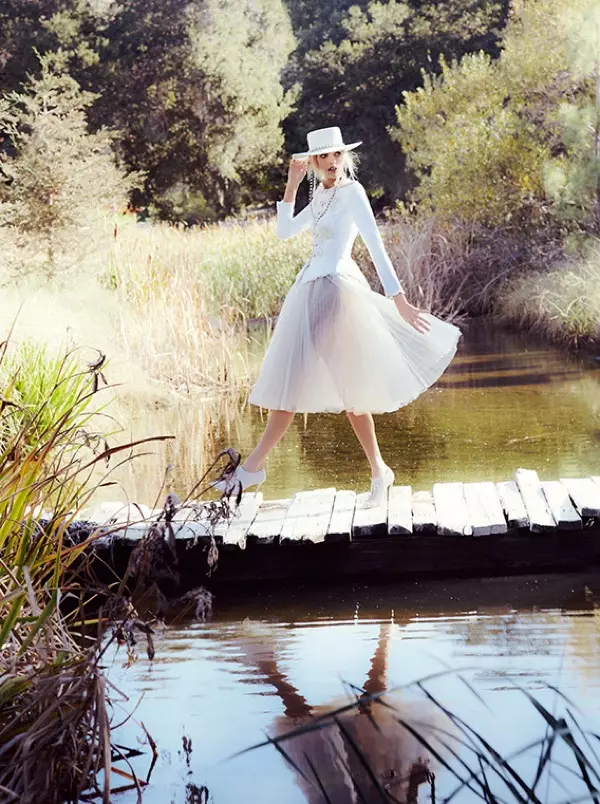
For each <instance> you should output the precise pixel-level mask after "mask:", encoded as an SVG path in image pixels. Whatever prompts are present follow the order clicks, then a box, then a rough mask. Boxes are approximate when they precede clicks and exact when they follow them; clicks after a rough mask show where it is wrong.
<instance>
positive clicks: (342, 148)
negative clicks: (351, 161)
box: [292, 140, 362, 159]
mask: <svg viewBox="0 0 600 804" xmlns="http://www.w3.org/2000/svg"><path fill="white" fill-rule="evenodd" d="M359 145H362V140H360V141H359V142H351V143H350V144H349V145H346V144H344V145H333V146H332V145H328V146H327V147H326V148H314V149H313V150H312V151H304V152H303V153H300V154H292V159H308V157H309V156H318V155H319V154H328V153H331V152H332V151H353V150H354V149H355V148H358V146H359Z"/></svg>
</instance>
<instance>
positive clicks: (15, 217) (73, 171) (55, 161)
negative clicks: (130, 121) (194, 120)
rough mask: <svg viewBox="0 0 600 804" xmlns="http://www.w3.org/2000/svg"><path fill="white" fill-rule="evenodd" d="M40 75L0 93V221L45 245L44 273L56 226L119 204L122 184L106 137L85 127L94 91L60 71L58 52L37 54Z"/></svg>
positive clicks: (58, 235) (57, 235)
mask: <svg viewBox="0 0 600 804" xmlns="http://www.w3.org/2000/svg"><path fill="white" fill-rule="evenodd" d="M40 68H41V75H40V76H39V77H32V78H31V79H30V81H29V82H28V84H27V85H26V86H25V87H24V89H23V91H22V92H11V93H9V94H6V95H4V96H2V97H1V98H0V128H1V129H2V130H3V131H4V132H5V135H6V137H7V139H8V141H9V148H8V149H7V150H5V152H4V153H3V154H1V155H0V226H3V227H5V231H6V233H7V234H8V233H9V232H12V233H17V234H18V235H21V236H23V237H24V238H25V239H27V238H28V237H29V238H32V239H34V240H35V241H36V242H37V244H38V248H39V245H40V244H44V245H45V255H46V258H45V259H46V267H47V269H48V270H49V271H50V272H51V271H52V269H53V265H54V262H55V258H56V250H57V248H58V247H59V244H60V242H61V239H62V237H63V235H64V232H65V231H66V230H69V229H79V228H81V227H82V226H84V225H85V223H86V222H88V221H89V219H90V218H91V217H94V216H95V215H97V214H98V212H99V208H102V207H108V208H109V209H111V208H112V207H114V206H115V205H122V204H123V203H124V199H125V197H126V195H127V192H128V190H129V182H128V181H127V180H126V179H124V178H123V176H122V174H121V172H120V170H119V169H118V167H117V166H116V164H115V160H114V154H113V151H112V150H111V144H112V135H111V133H110V132H108V131H106V130H104V129H101V130H99V131H97V132H96V133H93V134H92V133H89V131H88V126H87V119H86V113H87V111H88V109H89V106H90V104H91V103H92V101H93V99H94V96H93V95H91V94H90V93H86V92H82V91H81V89H80V87H79V85H78V84H77V82H76V81H75V80H74V79H73V78H71V77H70V76H69V75H67V74H66V73H64V72H63V69H64V61H62V60H61V57H60V54H57V55H54V56H52V55H50V54H47V55H46V56H42V57H41V59H40Z"/></svg>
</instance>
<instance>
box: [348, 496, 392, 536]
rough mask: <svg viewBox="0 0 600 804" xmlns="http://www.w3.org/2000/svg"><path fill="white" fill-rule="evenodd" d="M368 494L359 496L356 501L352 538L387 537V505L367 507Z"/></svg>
mask: <svg viewBox="0 0 600 804" xmlns="http://www.w3.org/2000/svg"><path fill="white" fill-rule="evenodd" d="M368 498H369V492H365V493H364V494H359V495H358V497H357V499H356V510H355V511H354V522H353V523H352V538H353V539H365V538H369V537H373V536H387V504H386V505H375V506H372V507H369V506H367V500H368Z"/></svg>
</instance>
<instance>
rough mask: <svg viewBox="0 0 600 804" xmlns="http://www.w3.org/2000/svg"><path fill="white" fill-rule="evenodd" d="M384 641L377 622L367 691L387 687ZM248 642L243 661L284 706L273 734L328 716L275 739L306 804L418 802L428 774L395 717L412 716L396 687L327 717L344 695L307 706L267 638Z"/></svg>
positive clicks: (385, 633)
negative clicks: (384, 794)
mask: <svg viewBox="0 0 600 804" xmlns="http://www.w3.org/2000/svg"><path fill="white" fill-rule="evenodd" d="M389 641H390V626H389V625H382V626H381V630H380V636H379V642H378V645H377V649H376V651H375V653H374V655H373V657H372V659H371V667H370V670H369V673H368V676H367V681H366V683H365V686H364V693H365V696H371V695H375V694H377V693H382V692H385V690H386V688H387V665H388V651H389ZM237 644H238V645H239V644H240V643H239V642H238V643H237ZM247 647H248V650H247V651H245V654H246V655H245V659H246V661H248V660H250V661H251V662H252V664H253V665H254V666H255V667H256V669H257V670H258V672H259V673H260V675H261V676H262V677H263V678H264V680H265V681H266V682H268V683H269V684H271V685H272V686H273V687H274V689H275V691H276V693H277V695H278V696H279V698H280V699H281V701H282V704H283V707H284V714H283V715H282V716H280V717H277V718H276V719H275V721H274V723H273V728H272V732H273V736H274V737H279V738H282V737H283V735H286V734H288V733H289V732H290V731H292V730H294V729H297V728H299V727H303V726H310V725H311V724H313V725H314V724H315V723H316V721H317V719H319V718H325V719H324V720H322V721H321V722H323V723H324V725H323V728H320V729H313V730H309V731H306V732H304V733H299V734H297V735H295V736H291V737H290V738H289V739H287V738H286V739H284V740H283V741H282V742H281V743H280V745H281V748H282V749H283V751H284V753H285V755H286V756H287V757H288V760H289V762H290V765H291V766H292V767H294V768H295V770H296V771H297V774H296V781H297V783H298V785H299V786H300V788H301V789H302V791H303V793H304V794H305V796H306V801H307V804H324V802H326V801H327V800H329V801H331V804H355V802H360V801H368V802H373V804H375V802H379V801H396V802H405V803H406V804H416V802H417V794H418V787H419V785H420V784H422V783H423V782H424V781H425V780H426V778H427V776H428V774H427V764H426V762H425V761H424V758H423V754H424V749H423V748H422V746H421V745H420V744H419V743H418V742H417V741H416V740H415V739H414V738H413V737H411V735H409V733H408V732H407V731H406V730H405V729H404V728H403V727H402V726H401V725H400V724H399V723H398V718H404V719H407V720H410V719H411V712H410V711H409V707H408V706H407V704H406V703H404V702H402V701H400V700H398V698H397V697H396V698H395V696H394V694H393V693H390V694H389V695H386V696H383V697H382V698H381V703H378V702H376V701H374V702H371V703H367V702H366V700H365V696H363V703H362V704H359V705H358V706H355V707H352V708H351V709H350V711H348V712H345V713H344V714H342V715H341V716H340V718H339V722H338V723H336V722H335V721H334V720H333V718H327V717H326V716H327V714H328V713H329V712H332V711H333V710H335V709H338V708H340V707H343V706H347V705H348V703H349V699H348V698H340V699H339V700H335V701H331V702H330V703H329V704H327V705H322V706H318V707H312V706H310V705H309V704H308V702H307V701H306V699H305V698H304V697H303V696H302V695H301V694H300V693H299V692H298V690H296V689H295V687H294V686H293V685H292V684H291V683H290V682H289V681H288V679H287V678H286V676H285V675H284V674H283V673H282V672H281V670H280V668H279V665H278V661H277V657H276V654H275V650H274V648H273V647H271V646H269V644H268V643H267V641H266V640H264V641H263V640H261V641H260V644H259V645H257V644H256V643H248V645H247ZM257 648H258V650H257ZM419 721H420V725H419V729H420V730H421V731H423V730H424V729H425V728H426V727H425V726H423V723H422V721H423V717H422V713H421V712H419ZM378 788H379V789H378ZM323 790H325V792H326V796H328V798H327V797H326V796H325V795H324V794H323ZM381 790H385V791H389V793H390V798H389V799H388V798H382V794H381V792H380V791H381Z"/></svg>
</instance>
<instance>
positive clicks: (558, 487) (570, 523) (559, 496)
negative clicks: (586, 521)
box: [542, 480, 583, 530]
mask: <svg viewBox="0 0 600 804" xmlns="http://www.w3.org/2000/svg"><path fill="white" fill-rule="evenodd" d="M542 491H543V492H544V496H545V498H546V502H547V503H548V507H549V508H550V513H551V514H552V516H553V518H554V521H555V522H556V524H557V526H558V529H559V530H581V529H582V528H583V522H582V521H581V517H580V516H579V514H578V513H577V511H576V510H575V507H574V506H573V503H572V502H571V498H570V497H569V491H568V489H567V487H566V486H565V485H563V484H562V483H561V482H560V481H559V480H543V481H542Z"/></svg>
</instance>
